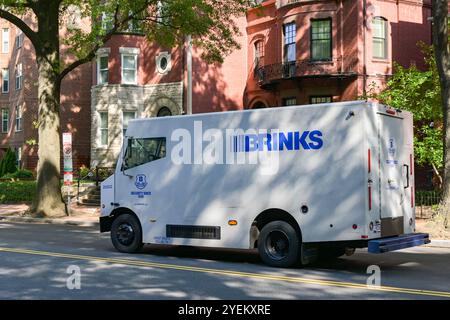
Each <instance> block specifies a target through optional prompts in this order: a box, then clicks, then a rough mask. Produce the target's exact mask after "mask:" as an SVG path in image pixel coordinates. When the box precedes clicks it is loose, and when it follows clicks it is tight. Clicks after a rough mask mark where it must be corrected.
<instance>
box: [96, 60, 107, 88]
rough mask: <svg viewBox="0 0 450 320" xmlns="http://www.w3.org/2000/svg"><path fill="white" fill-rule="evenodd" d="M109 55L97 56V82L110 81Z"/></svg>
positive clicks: (104, 82)
mask: <svg viewBox="0 0 450 320" xmlns="http://www.w3.org/2000/svg"><path fill="white" fill-rule="evenodd" d="M108 62H109V56H108V55H101V56H99V57H98V58H97V84H107V83H108V81H109V69H108Z"/></svg>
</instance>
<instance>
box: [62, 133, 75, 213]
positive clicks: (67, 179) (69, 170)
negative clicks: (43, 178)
mask: <svg viewBox="0 0 450 320" xmlns="http://www.w3.org/2000/svg"><path fill="white" fill-rule="evenodd" d="M63 157H64V186H66V188H67V213H68V214H69V215H70V189H71V186H72V181H73V166H72V133H70V132H65V133H63Z"/></svg>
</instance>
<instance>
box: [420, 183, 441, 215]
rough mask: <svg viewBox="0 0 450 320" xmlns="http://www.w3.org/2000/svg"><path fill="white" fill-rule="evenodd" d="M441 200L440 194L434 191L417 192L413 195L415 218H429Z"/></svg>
mask: <svg viewBox="0 0 450 320" xmlns="http://www.w3.org/2000/svg"><path fill="white" fill-rule="evenodd" d="M441 200H442V192H441V191H435V190H418V191H416V195H415V202H416V217H417V218H421V219H427V218H431V217H432V216H433V212H434V209H435V208H436V207H437V206H438V205H439V203H440V202H441Z"/></svg>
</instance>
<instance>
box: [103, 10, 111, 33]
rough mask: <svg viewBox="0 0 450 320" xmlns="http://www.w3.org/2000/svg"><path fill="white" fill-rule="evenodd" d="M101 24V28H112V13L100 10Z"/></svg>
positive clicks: (108, 29)
mask: <svg viewBox="0 0 450 320" xmlns="http://www.w3.org/2000/svg"><path fill="white" fill-rule="evenodd" d="M101 24H102V30H104V31H111V30H112V28H113V27H114V19H113V17H112V15H111V14H108V13H106V12H102V18H101Z"/></svg>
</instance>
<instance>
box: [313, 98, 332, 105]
mask: <svg viewBox="0 0 450 320" xmlns="http://www.w3.org/2000/svg"><path fill="white" fill-rule="evenodd" d="M332 101H333V98H332V97H331V96H312V97H309V103H311V104H317V103H331V102H332Z"/></svg>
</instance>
